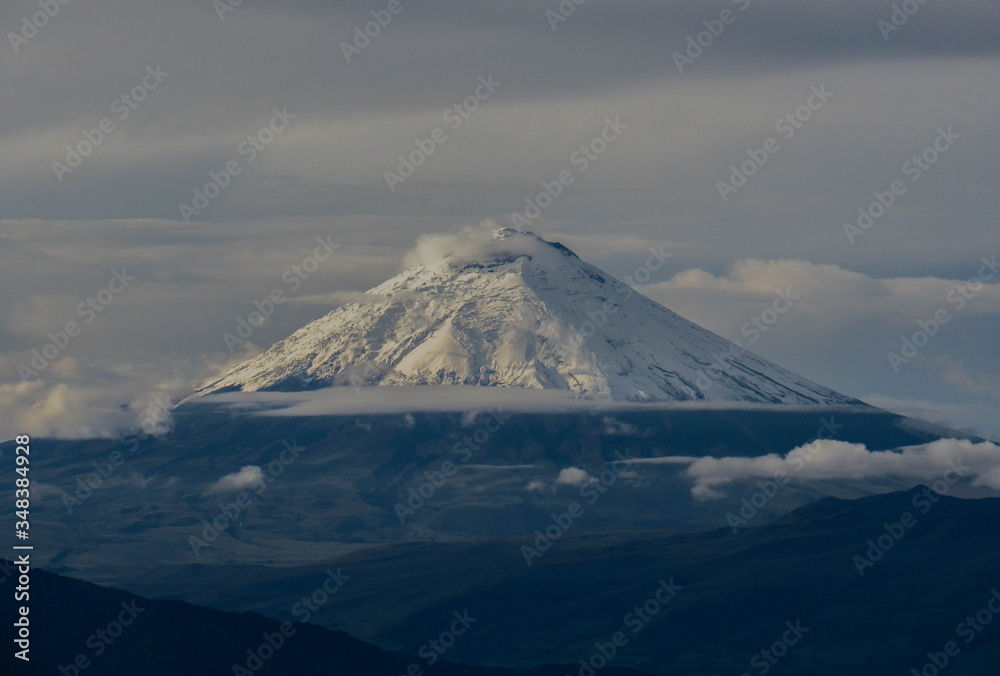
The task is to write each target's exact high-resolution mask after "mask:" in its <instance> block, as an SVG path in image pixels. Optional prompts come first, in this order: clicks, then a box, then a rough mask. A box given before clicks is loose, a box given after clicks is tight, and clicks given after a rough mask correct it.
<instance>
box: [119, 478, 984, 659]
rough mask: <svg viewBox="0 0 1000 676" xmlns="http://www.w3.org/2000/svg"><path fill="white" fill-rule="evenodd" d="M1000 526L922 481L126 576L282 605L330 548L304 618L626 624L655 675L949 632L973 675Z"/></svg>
mask: <svg viewBox="0 0 1000 676" xmlns="http://www.w3.org/2000/svg"><path fill="white" fill-rule="evenodd" d="M998 533H1000V499H980V500H960V499H956V498H950V497H947V496H940V495H937V494H935V493H933V492H931V491H930V490H929V489H926V488H925V487H922V486H921V487H917V488H915V489H913V490H911V491H906V492H897V493H890V494H885V495H879V496H874V497H869V498H864V499H860V500H838V499H832V498H831V499H826V500H822V501H819V502H816V503H813V504H811V505H808V506H806V507H804V508H801V509H799V510H796V511H795V512H792V513H791V514H789V515H787V516H786V517H784V518H782V519H780V520H779V521H777V522H774V523H771V524H768V525H766V526H760V527H754V526H753V525H752V522H751V525H750V527H747V528H741V529H738V530H737V532H736V533H733V532H732V530H731V529H729V528H726V529H719V530H714V531H706V532H698V533H683V534H669V533H664V532H662V531H620V532H612V533H595V532H581V533H576V532H574V531H573V529H572V527H571V528H570V529H569V530H568V531H567V532H566V533H565V534H564V535H562V536H560V537H559V538H558V539H557V540H555V541H554V542H552V543H551V545H550V546H548V548H547V549H546V551H544V552H542V554H541V556H539V557H537V558H534V557H533V558H532V565H531V566H528V565H526V561H525V556H524V553H525V550H524V549H522V547H525V546H530V547H536V546H537V547H539V548H541V547H543V546H544V543H541V544H540V543H536V542H533V538H532V537H530V536H526V537H521V538H513V539H494V540H488V541H479V542H450V543H419V542H413V543H405V544H395V545H387V546H381V547H375V548H370V549H367V550H364V551H359V552H354V553H351V554H348V555H346V556H343V557H340V558H338V559H336V560H335V561H334V562H327V563H326V564H324V565H322V566H310V567H303V568H297V569H275V568H273V567H271V568H269V567H259V566H257V567H254V566H246V567H235V568H231V567H225V566H204V565H203V566H190V567H186V568H184V569H182V570H175V571H173V572H171V573H167V572H166V571H164V575H165V577H164V578H161V579H153V578H147V579H145V580H142V581H140V580H136V581H135V584H136V585H137V586H138V587H140V588H142V589H146V590H148V591H149V592H150V593H156V590H157V589H160V590H162V591H167V590H171V589H177V588H179V587H181V586H183V585H187V586H188V587H189V588H190V589H192V590H198V591H197V592H194V591H192V594H191V597H192V598H197V599H198V600H199V602H202V603H206V604H210V605H225V606H227V607H233V608H254V609H258V610H260V611H261V612H265V613H268V614H273V615H274V616H276V617H285V616H287V614H288V609H287V607H283V606H282V605H280V604H279V603H278V602H276V599H281V600H282V602H284V600H285V599H288V598H294V597H296V596H297V595H302V594H303V593H306V592H307V591H308V589H309V586H310V585H314V584H315V580H316V579H317V578H318V577H321V576H322V570H323V569H324V568H325V567H328V566H329V565H336V566H340V567H342V569H343V570H344V571H345V572H349V573H350V574H353V575H354V577H353V578H352V579H351V581H350V583H349V584H347V585H345V586H344V588H343V589H342V590H341V594H340V596H339V597H338V599H337V603H335V604H330V605H329V606H327V607H325V608H323V609H321V610H320V611H319V613H318V614H317V615H316V617H315V618H314V619H313V621H315V622H318V623H321V624H323V625H324V626H327V627H331V628H332V627H336V628H341V629H345V630H347V631H348V632H350V633H351V634H352V635H355V636H359V637H361V638H363V639H365V640H370V641H372V642H374V643H376V644H378V645H381V646H383V647H385V648H389V649H401V648H403V647H405V646H411V645H415V644H417V643H419V641H421V640H422V638H421V637H422V636H423V635H424V634H425V633H426V628H427V627H428V626H434V625H435V624H436V623H439V622H440V618H442V617H447V616H448V614H449V613H450V612H452V611H453V610H454V609H456V608H469V609H470V610H471V612H472V613H473V614H474V615H476V616H477V617H479V618H481V621H482V623H483V624H484V625H487V624H488V625H489V626H490V630H489V632H488V633H483V634H482V635H477V636H471V637H469V639H468V640H465V641H462V642H461V643H459V644H458V645H456V646H455V649H454V651H453V653H452V654H454V655H455V659H458V660H459V661H461V662H464V663H479V664H486V665H497V664H503V665H505V666H520V667H525V666H529V665H533V664H540V663H546V662H548V663H552V662H555V663H573V662H577V661H578V660H579V659H580V658H585V659H589V658H591V657H592V656H593V655H594V654H595V653H596V652H597V651H599V649H600V648H599V647H598V646H597V644H601V645H604V646H606V645H607V642H608V641H610V640H612V637H613V636H614V635H615V634H616V632H623V633H624V637H625V638H627V639H628V640H627V644H625V645H623V646H622V647H621V648H620V649H619V650H617V654H616V656H615V659H614V661H613V663H614V664H616V665H620V666H629V667H634V668H637V669H641V670H645V671H650V672H654V673H657V674H663V675H666V674H685V675H695V674H706V675H707V674H743V673H748V674H764V673H769V672H771V670H772V669H773V673H777V674H823V675H834V674H836V675H840V676H858V675H867V674H871V675H873V676H874V675H878V676H883V675H885V674H897V673H898V674H909V673H911V672H910V670H911V669H914V668H915V669H917V671H918V673H920V670H921V669H922V667H923V665H924V664H925V663H926V662H928V660H930V659H931V658H930V657H928V654H929V653H930V654H931V655H933V656H935V658H936V659H938V660H939V661H940V659H941V658H939V657H937V656H938V654H939V653H941V652H942V651H943V650H945V646H947V645H948V644H949V642H954V647H955V648H957V649H958V650H959V653H958V654H957V656H952V657H948V662H949V666H948V670H947V674H948V675H949V676H951V675H955V676H972V675H973V674H975V675H977V676H978V675H980V674H981V675H984V676H985V675H986V674H996V673H1000V617H998V616H996V615H997V613H1000V591H998V590H1000V540H998V535H997V534H998ZM237 581H239V582H238V583H237ZM238 585H242V586H238ZM664 585H666V587H664ZM667 587H669V588H671V589H672V590H673V593H670V592H667V591H660V590H661V589H665V588H667ZM654 599H656V600H655V601H654ZM654 611H655V612H654ZM647 618H648V619H647ZM967 618H972V619H971V620H968V619H967ZM963 623H964V624H963ZM976 626H978V627H979V630H977V629H976V628H975V627H976ZM790 627H795V628H796V629H797V630H798V632H799V633H801V634H802V635H801V636H796V632H795V631H793V630H792V629H791V628H790ZM793 639H794V642H793V643H789V641H792V640H793ZM953 652H954V651H953ZM772 658H776V660H775V661H774V662H771V660H772ZM598 661H600V660H598ZM765 667H766V669H765ZM930 671H931V670H928V671H927V672H926V673H930ZM571 673H572V674H573V675H574V676H576V675H577V674H578V673H579V672H578V670H574V671H573V672H571ZM584 676H586V673H585V674H584Z"/></svg>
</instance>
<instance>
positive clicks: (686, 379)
mask: <svg viewBox="0 0 1000 676" xmlns="http://www.w3.org/2000/svg"><path fill="white" fill-rule="evenodd" d="M482 239H483V240H484V241H479V242H475V243H470V244H468V245H466V246H459V247H454V248H453V250H451V251H450V252H448V253H446V254H444V255H443V256H442V257H440V258H438V259H437V260H436V261H434V262H422V263H420V264H417V265H415V266H414V267H412V268H411V269H409V270H406V271H405V272H403V273H401V274H399V275H397V276H396V277H393V278H392V279H390V280H388V281H387V282H385V283H383V284H380V285H379V286H376V287H375V288H373V289H371V290H369V291H368V292H367V295H368V297H369V298H370V300H366V301H363V302H357V303H349V304H346V305H343V306H341V307H339V308H337V309H336V310H334V311H332V312H330V313H329V314H328V315H326V316H325V317H322V318H320V319H317V320H316V321H314V322H312V323H310V324H308V325H306V326H305V327H303V328H302V329H299V330H298V331H296V332H295V333H294V334H292V335H291V336H289V337H288V338H286V339H284V340H282V341H280V342H278V343H276V344H275V345H274V346H273V347H271V348H270V349H269V350H267V351H266V352H264V353H263V354H261V355H259V356H257V357H255V358H253V359H251V360H249V361H246V362H244V363H242V364H239V365H238V366H235V367H234V368H232V369H230V370H229V371H228V372H227V373H225V374H224V375H222V376H221V377H220V378H218V379H217V380H215V381H213V382H210V383H209V384H207V385H205V386H204V387H203V388H202V389H201V390H200V392H199V393H200V394H206V393H209V392H220V391H233V390H242V391H259V390H279V391H294V390H305V389H316V388H321V387H329V386H335V385H354V386H357V385H360V384H364V385H383V386H385V385H427V384H434V385H449V384H454V385H481V386H495V387H520V388H537V389H560V390H568V391H571V392H574V393H577V394H578V395H580V396H583V397H593V398H599V399H614V400H626V401H655V400H665V401H689V400H710V401H713V400H714V401H733V402H766V403H788V404H861V402H859V401H857V400H855V399H852V398H851V397H847V396H844V395H841V394H838V393H837V392H834V391H833V390H830V389H827V388H825V387H822V386H821V385H817V384H816V383H813V382H810V381H809V380H806V379H805V378H802V377H800V376H798V375H796V374H794V373H791V372H790V371H787V370H785V369H783V368H781V367H780V366H777V365H775V364H772V363H771V362H769V361H766V360H764V359H762V358H760V357H758V356H756V355H754V354H752V353H750V352H748V351H746V350H744V349H742V348H741V347H739V346H737V345H735V344H734V343H731V342H730V341H728V340H726V339H724V338H722V337H720V336H717V335H716V334H714V333H712V332H710V331H707V330H705V329H703V328H701V327H700V326H697V325H696V324H693V323H691V322H689V321H687V320H686V319H684V318H682V317H680V316H679V315H677V314H675V313H673V312H671V311H670V310H668V309H667V308H665V307H663V306H662V305H659V304H658V303H655V302H653V301H652V300H650V299H648V298H646V297H645V296H642V295H641V294H639V293H638V292H637V291H635V290H634V289H632V288H630V287H628V286H626V285H625V284H623V283H622V282H620V281H618V280H617V279H615V278H613V277H611V276H610V275H608V274H607V273H605V272H603V271H601V270H600V269H598V268H597V267H595V266H593V265H590V264H588V263H585V262H583V261H582V260H580V258H579V257H578V256H577V255H576V254H574V253H573V252H572V251H570V250H569V249H567V248H566V247H564V246H563V245H561V244H558V243H554V242H547V241H545V240H543V239H541V238H540V237H538V236H536V235H534V234H532V233H527V232H520V231H517V230H512V229H509V228H505V229H500V230H496V231H495V232H493V233H492V236H489V237H483V238H482Z"/></svg>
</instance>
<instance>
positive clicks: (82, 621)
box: [0, 560, 643, 676]
mask: <svg viewBox="0 0 1000 676" xmlns="http://www.w3.org/2000/svg"><path fill="white" fill-rule="evenodd" d="M11 568H12V566H11V563H10V561H7V560H0V569H2V570H3V571H9V570H11ZM16 577H17V576H16V575H14V576H8V577H6V579H5V580H4V581H3V582H2V583H0V590H2V598H3V603H2V604H0V606H2V608H3V609H4V612H3V618H4V625H5V629H4V632H3V633H4V635H5V641H4V643H5V647H4V655H3V658H2V660H0V664H3V665H5V666H3V667H2V668H0V673H3V674H11V675H13V674H24V675H26V676H27V675H31V676H34V675H36V674H37V675H38V676H60V675H65V676H79V675H80V674H85V675H86V676H228V675H231V674H236V675H237V676H247V675H248V674H257V675H261V676H267V675H273V676H390V675H392V674H410V676H416V675H417V674H418V673H422V674H425V675H426V676H561V675H562V674H565V673H566V671H567V670H568V669H569V667H566V666H563V667H559V666H546V667H538V668H535V669H531V670H530V671H524V672H514V671H509V670H506V669H487V668H483V667H473V666H464V665H461V664H452V663H445V662H443V661H441V660H440V659H437V660H435V664H433V665H429V664H428V660H427V659H424V658H422V657H420V656H417V655H404V654H394V653H388V652H385V651H383V650H380V649H379V648H376V647H375V646H373V645H370V644H367V643H363V642H361V641H357V640H355V639H353V638H351V637H350V636H348V635H347V634H345V633H343V632H338V631H330V630H327V629H323V628H321V627H318V626H316V625H313V624H303V623H295V624H292V623H286V624H284V625H282V623H281V622H280V621H278V620H274V619H271V618H268V617H264V616H263V615H258V614H256V613H238V614H237V613H225V612H220V611H217V610H209V609H207V608H200V607H198V606H193V605H190V604H188V603H184V602H181V601H151V600H149V599H146V598H143V597H141V596H135V595H133V594H129V593H127V592H124V591H120V590H117V589H108V588H105V587H99V586H97V585H93V584H90V583H89V582H82V581H80V580H75V579H72V578H68V577H63V576H61V575H55V574H53V573H49V572H47V571H44V570H34V571H32V573H31V585H30V586H31V590H30V599H29V602H30V612H29V615H28V616H29V618H30V629H31V649H30V652H29V656H30V658H31V659H30V662H28V663H25V662H23V661H21V660H18V659H15V658H14V657H13V655H12V653H13V651H12V650H11V649H10V641H9V639H7V638H6V637H8V636H10V635H11V630H10V628H9V625H10V623H9V622H8V620H9V619H11V618H13V617H14V612H15V611H14V608H13V601H12V597H13V588H14V586H15V585H16V584H17V582H16ZM445 628H446V629H447V628H448V625H446V627H445ZM456 628H457V629H462V628H463V625H462V624H458V625H457V627H456ZM473 629H477V628H476V626H475V623H471V624H469V626H468V627H467V630H468V631H472V630H473ZM427 633H428V636H427V639H432V638H437V637H439V636H440V634H439V631H437V630H436V631H434V632H433V633H432V631H431V629H428V631H427ZM461 638H462V637H461V636H459V637H458V639H457V640H461ZM428 654H434V651H431V652H430V653H428ZM438 656H440V653H438ZM261 658H263V659H261ZM408 670H409V671H408ZM606 673H608V674H609V676H611V675H614V676H643V675H642V673H641V672H637V671H633V670H631V669H620V668H608V669H607V670H606Z"/></svg>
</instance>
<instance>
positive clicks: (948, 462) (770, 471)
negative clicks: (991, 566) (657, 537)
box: [685, 439, 1000, 499]
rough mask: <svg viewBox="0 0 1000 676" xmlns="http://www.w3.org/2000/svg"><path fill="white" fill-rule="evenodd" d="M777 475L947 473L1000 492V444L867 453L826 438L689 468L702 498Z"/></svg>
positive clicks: (948, 442) (945, 443) (925, 478)
mask: <svg viewBox="0 0 1000 676" xmlns="http://www.w3.org/2000/svg"><path fill="white" fill-rule="evenodd" d="M779 473H780V474H784V475H785V476H787V477H788V478H789V480H791V481H807V480H810V479H820V480H832V479H854V480H868V479H878V478H886V477H898V478H903V479H910V480H912V481H915V482H931V481H935V480H937V479H941V478H942V477H944V476H945V474H946V473H948V474H949V477H950V478H955V477H956V476H957V478H960V479H962V480H967V481H969V482H970V483H971V484H972V485H973V486H983V487H986V488H990V489H992V490H998V491H1000V446H997V445H996V444H994V443H991V442H988V441H984V442H979V443H975V442H972V441H968V440H965V439H939V440H938V441H934V442H931V443H929V444H924V445H920V446H907V447H905V448H902V449H899V450H897V451H869V450H868V448H867V447H866V446H865V445H864V444H851V443H847V442H844V441H833V440H826V439H823V440H819V441H814V442H812V443H810V444H806V445H804V446H799V447H798V448H795V449H794V450H792V451H790V452H789V453H788V454H787V455H784V456H781V455H778V454H776V453H771V454H768V455H764V456H758V457H754V458H743V457H724V458H710V457H706V458H699V459H697V460H695V461H694V462H692V463H691V465H690V466H689V467H688V469H687V470H686V472H685V474H686V476H687V477H688V478H690V479H692V480H693V481H694V484H695V485H694V487H693V488H692V489H691V493H692V495H693V496H694V497H695V498H698V499H714V498H719V497H722V493H721V492H719V491H718V490H716V488H717V487H719V486H723V485H725V484H729V483H732V482H734V481H738V480H740V479H757V478H772V477H774V476H775V475H777V474H779Z"/></svg>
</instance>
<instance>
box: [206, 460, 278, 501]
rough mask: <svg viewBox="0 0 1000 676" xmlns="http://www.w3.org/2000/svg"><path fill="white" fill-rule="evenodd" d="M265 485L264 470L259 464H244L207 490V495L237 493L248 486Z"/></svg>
mask: <svg viewBox="0 0 1000 676" xmlns="http://www.w3.org/2000/svg"><path fill="white" fill-rule="evenodd" d="M263 485H264V472H263V471H262V470H261V468H260V467H258V466H257V465H244V466H243V467H241V468H240V471H239V472H233V473H232V474H227V475H226V476H224V477H222V478H221V479H219V480H218V481H216V482H215V483H214V484H212V485H211V486H209V487H208V490H206V491H205V494H206V495H222V494H225V493H235V492H237V491H241V490H244V489H246V488H257V487H259V486H263Z"/></svg>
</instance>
